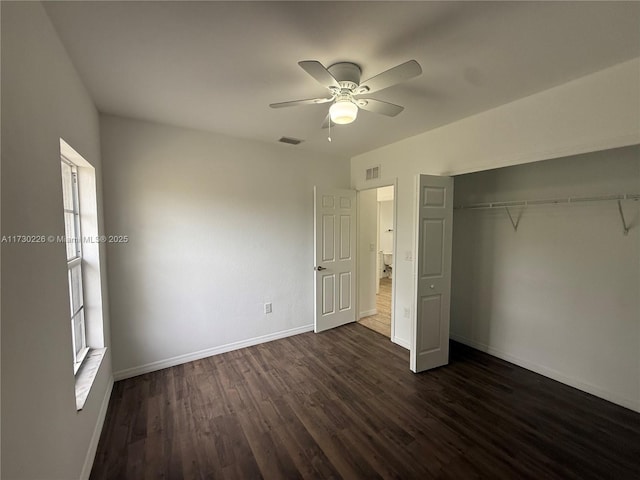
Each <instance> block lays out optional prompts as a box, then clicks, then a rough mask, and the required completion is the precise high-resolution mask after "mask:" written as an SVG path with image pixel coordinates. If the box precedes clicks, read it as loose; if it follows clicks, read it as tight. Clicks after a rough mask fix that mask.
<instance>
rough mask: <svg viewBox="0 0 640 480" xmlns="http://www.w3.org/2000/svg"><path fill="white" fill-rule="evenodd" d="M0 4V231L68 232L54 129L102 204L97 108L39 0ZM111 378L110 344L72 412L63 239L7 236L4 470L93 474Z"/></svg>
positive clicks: (11, 474) (16, 475)
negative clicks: (91, 172)
mask: <svg viewBox="0 0 640 480" xmlns="http://www.w3.org/2000/svg"><path fill="white" fill-rule="evenodd" d="M1 8H2V55H1V57H2V235H56V236H57V235H64V223H63V214H62V184H61V176H60V137H62V138H63V139H64V140H65V141H67V143H69V144H70V145H71V146H72V147H73V148H74V149H75V150H77V151H78V152H79V153H80V154H81V155H82V156H83V157H84V158H85V159H86V160H87V161H89V162H90V163H91V164H92V165H93V166H94V167H95V171H96V178H97V182H98V205H100V204H101V188H100V182H101V171H100V140H99V125H98V113H97V111H96V109H95V107H94V105H93V103H92V101H91V99H90V97H89V95H88V94H87V92H86V90H85V88H84V87H83V85H82V82H81V81H80V79H79V77H78V75H77V74H76V72H75V70H74V68H73V66H72V64H71V62H70V60H69V58H68V57H67V55H66V52H65V51H64V49H63V47H62V45H61V44H60V42H59V40H58V37H57V35H56V34H55V31H54V30H53V27H52V25H51V23H50V22H49V18H48V17H47V15H46V13H45V12H44V9H43V8H42V5H41V4H40V3H35V2H24V3H8V2H2V6H1ZM98 213H99V215H98V220H99V223H100V224H101V222H102V216H101V214H100V212H98ZM101 250H102V251H101V254H102V255H101V256H102V260H103V261H104V249H103V248H102V249H101ZM103 272H104V269H103ZM105 285H106V280H105V279H104V278H103V287H105ZM106 293H107V292H106V288H103V292H102V298H103V302H104V303H105V304H106V302H107V295H106ZM103 318H104V319H105V336H106V338H105V340H106V342H107V346H109V343H108V342H109V338H108V330H109V324H108V314H107V312H106V310H103ZM111 385H112V379H111V360H110V351H109V350H108V351H107V355H106V357H105V359H104V361H103V363H102V366H101V368H100V370H99V372H98V375H97V377H96V380H95V383H94V385H93V388H92V389H91V392H90V393H89V397H88V400H87V402H86V404H85V406H84V409H83V410H82V411H80V412H76V399H75V389H74V376H73V368H72V345H71V322H70V319H69V292H68V287H67V265H66V254H65V246H64V244H62V243H45V244H42V243H37V244H8V243H3V244H2V473H1V476H2V478H3V479H47V480H54V479H61V480H70V479H77V478H81V477H88V473H89V469H90V468H91V462H92V460H93V454H94V453H95V451H94V450H93V449H95V447H96V445H97V441H98V437H99V434H100V428H101V425H102V423H101V422H102V419H103V416H102V415H104V413H105V407H106V402H105V400H106V397H107V395H108V393H109V391H110V388H111Z"/></svg>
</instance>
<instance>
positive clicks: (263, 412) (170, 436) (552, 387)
mask: <svg viewBox="0 0 640 480" xmlns="http://www.w3.org/2000/svg"><path fill="white" fill-rule="evenodd" d="M408 363H409V358H408V352H407V351H406V350H404V349H402V348H401V347H398V346H397V345H394V344H393V343H391V342H389V341H388V340H386V339H384V337H382V336H380V335H378V334H377V333H374V332H373V331H371V330H368V329H366V328H364V327H362V326H361V325H358V324H350V325H346V326H344V327H341V328H338V329H334V330H330V331H328V332H324V333H322V334H313V333H306V334H302V335H297V336H294V337H289V338H285V339H282V340H277V341H274V342H270V343H266V344H262V345H258V346H254V347H250V348H245V349H242V350H237V351H234V352H229V353H225V354H222V355H217V356H214V357H210V358H206V359H203V360H198V361H195V362H191V363H188V364H184V365H180V366H177V367H173V368H168V369H165V370H161V371H158V372H154V373H150V374H146V375H142V376H139V377H136V378H132V379H128V380H124V381H120V382H117V383H116V384H115V386H114V390H113V393H112V397H111V402H110V404H109V410H108V413H107V418H106V421H105V424H104V428H103V431H102V436H101V438H100V444H99V446H98V452H97V454H96V459H95V463H94V466H93V470H92V472H91V478H92V479H94V480H100V479H118V480H121V479H135V480H138V479H160V478H162V479H213V478H215V479H218V478H229V479H254V478H255V479H259V478H265V479H296V478H316V479H329V478H335V479H339V478H344V479H374V478H397V479H432V478H439V479H473V478H487V479H536V480H540V479H617V480H623V479H638V478H640V414H637V413H634V412H632V411H630V410H627V409H624V408H621V407H618V406H616V405H613V404H611V403H608V402H606V401H604V400H600V399H598V398H596V397H593V396H591V395H588V394H586V393H583V392H580V391H578V390H575V389H573V388H571V387H568V386H565V385H563V384H560V383H557V382H554V381H553V380H549V379H547V378H545V377H542V376H540V375H537V374H534V373H532V372H529V371H527V370H524V369H522V368H519V367H516V366H514V365H511V364H509V363H507V362H504V361H502V360H499V359H497V358H494V357H491V356H489V355H487V354H484V353H481V352H478V351H476V350H473V349H470V348H468V347H465V346H463V345H460V344H456V343H453V344H452V347H451V363H450V365H448V366H446V367H443V368H439V369H436V370H432V371H430V372H425V373H422V374H419V375H415V374H412V373H411V372H410V371H409V369H408Z"/></svg>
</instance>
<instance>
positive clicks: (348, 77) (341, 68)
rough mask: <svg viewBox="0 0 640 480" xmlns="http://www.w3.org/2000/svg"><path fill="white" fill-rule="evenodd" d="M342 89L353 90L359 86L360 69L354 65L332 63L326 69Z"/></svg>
mask: <svg viewBox="0 0 640 480" xmlns="http://www.w3.org/2000/svg"><path fill="white" fill-rule="evenodd" d="M327 70H328V71H329V73H330V74H331V75H333V78H335V79H336V80H337V81H338V83H339V84H340V86H341V87H342V88H346V89H349V90H353V89H354V88H356V87H357V86H358V85H360V75H361V74H362V72H361V71H360V67H359V66H358V65H356V64H355V63H349V62H341V63H334V64H333V65H331V66H330V67H329V68H327Z"/></svg>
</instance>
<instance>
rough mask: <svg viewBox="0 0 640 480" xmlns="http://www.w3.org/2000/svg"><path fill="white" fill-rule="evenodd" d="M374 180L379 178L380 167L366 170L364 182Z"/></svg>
mask: <svg viewBox="0 0 640 480" xmlns="http://www.w3.org/2000/svg"><path fill="white" fill-rule="evenodd" d="M376 178H380V165H376V166H375V167H369V168H367V172H366V175H365V180H374V179H376Z"/></svg>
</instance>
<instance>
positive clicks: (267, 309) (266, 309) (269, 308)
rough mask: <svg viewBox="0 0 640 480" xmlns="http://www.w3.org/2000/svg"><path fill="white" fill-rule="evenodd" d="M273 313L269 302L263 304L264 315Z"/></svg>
mask: <svg viewBox="0 0 640 480" xmlns="http://www.w3.org/2000/svg"><path fill="white" fill-rule="evenodd" d="M272 311H273V307H272V306H271V302H269V303H265V304H264V313H265V314H266V313H271V312H272Z"/></svg>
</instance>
